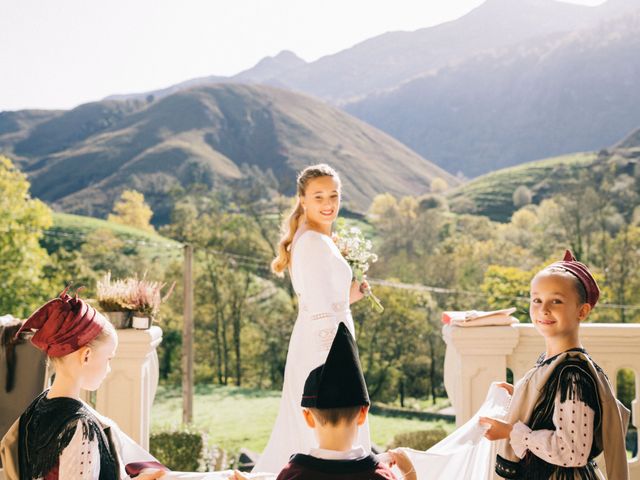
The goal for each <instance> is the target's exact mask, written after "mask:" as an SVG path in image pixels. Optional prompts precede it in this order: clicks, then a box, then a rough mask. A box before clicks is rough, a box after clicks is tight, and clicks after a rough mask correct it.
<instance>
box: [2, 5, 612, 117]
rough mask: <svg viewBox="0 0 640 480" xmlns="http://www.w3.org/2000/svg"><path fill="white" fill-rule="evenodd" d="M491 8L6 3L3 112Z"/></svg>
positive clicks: (341, 45)
mask: <svg viewBox="0 0 640 480" xmlns="http://www.w3.org/2000/svg"><path fill="white" fill-rule="evenodd" d="M513 1H519V0H513ZM566 1H567V2H569V0H566ZM483 2H484V0H384V1H382V0H373V1H372V0H322V1H317V0H314V1H311V0H182V1H178V0H107V1H98V0H55V1H51V0H17V1H15V0H14V1H12V0H0V66H1V67H0V111H3V110H19V109H23V108H44V109H68V108H73V107H74V106H77V105H79V104H81V103H85V102H89V101H94V100H100V99H102V98H104V97H106V96H108V95H112V94H117V93H134V92H145V91H149V90H155V89H158V88H163V87H167V86H169V85H172V84H175V83H178V82H181V81H184V80H188V79H191V78H196V77H202V76H208V75H233V74H235V73H238V72H240V71H242V70H244V69H247V68H250V67H252V66H253V65H255V64H256V63H257V62H258V61H259V60H260V59H262V58H264V57H266V56H270V55H271V56H273V55H276V54H277V53H278V52H280V51H282V50H291V51H293V52H294V53H296V54H297V55H298V56H299V57H301V58H303V59H304V60H307V61H313V60H316V59H318V58H320V57H322V56H324V55H330V54H332V53H336V52H338V51H340V50H343V49H345V48H349V47H351V46H353V45H355V44H356V43H359V42H361V41H363V40H366V39H367V38H371V37H373V36H376V35H380V34H382V33H385V32H389V31H397V30H406V31H411V30H417V29H419V28H424V27H428V26H432V25H437V24H439V23H442V22H446V21H450V20H454V19H456V18H459V17H461V16H462V15H464V14H466V13H468V12H469V11H471V10H472V9H474V8H476V7H477V6H479V5H480V4H482V3H483ZM570 3H576V4H582V5H590V6H595V5H599V4H601V3H604V0H571V1H570Z"/></svg>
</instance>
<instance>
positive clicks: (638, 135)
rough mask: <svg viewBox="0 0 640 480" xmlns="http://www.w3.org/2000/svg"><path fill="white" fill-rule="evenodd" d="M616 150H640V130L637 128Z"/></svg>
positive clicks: (617, 145)
mask: <svg viewBox="0 0 640 480" xmlns="http://www.w3.org/2000/svg"><path fill="white" fill-rule="evenodd" d="M615 148H617V149H626V150H631V151H633V150H640V128H637V129H636V130H634V131H633V132H631V133H630V134H629V135H627V136H626V137H625V138H623V139H622V140H621V141H620V142H619V143H618V144H616V146H615Z"/></svg>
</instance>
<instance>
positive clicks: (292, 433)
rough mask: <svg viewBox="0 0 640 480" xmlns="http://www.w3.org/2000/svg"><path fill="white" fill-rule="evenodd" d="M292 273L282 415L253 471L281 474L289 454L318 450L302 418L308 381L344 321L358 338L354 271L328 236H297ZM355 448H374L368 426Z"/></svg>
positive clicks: (324, 356)
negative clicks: (294, 312) (352, 304)
mask: <svg viewBox="0 0 640 480" xmlns="http://www.w3.org/2000/svg"><path fill="white" fill-rule="evenodd" d="M290 273H291V281H292V283H293V288H294V290H295V292H296V294H297V295H298V304H299V311H298V318H297V320H296V323H295V325H294V327H293V332H292V334H291V339H290V340H289V351H288V353H287V363H286V366H285V369H284V384H283V386H282V398H281V399H280V409H279V411H278V417H277V418H276V423H275V426H274V427H273V430H272V432H271V437H270V438H269V443H268V444H267V447H266V448H265V450H264V452H263V453H262V455H261V456H260V459H259V460H258V462H257V464H256V466H255V468H254V469H253V471H254V472H273V473H276V474H277V473H279V472H280V470H282V468H283V467H284V466H285V465H286V464H287V462H288V461H289V457H290V456H291V455H293V454H295V453H305V454H306V453H309V450H310V449H312V448H317V447H318V442H317V440H316V438H315V435H314V431H313V430H312V429H311V428H309V427H308V426H307V424H306V423H305V421H304V417H303V416H302V407H301V406H300V401H301V397H302V391H303V388H304V382H305V380H306V379H307V376H308V375H309V372H311V370H313V369H314V368H316V367H318V366H320V365H322V364H323V363H324V362H325V360H326V358H327V355H328V353H329V349H330V347H331V343H332V342H333V338H334V336H335V333H336V330H337V328H338V325H339V324H340V322H344V323H345V324H346V326H347V327H348V328H349V330H350V331H351V334H352V335H354V337H355V331H354V326H353V319H352V318H351V311H350V309H349V290H350V288H351V281H352V272H351V268H350V267H349V265H348V264H347V262H346V261H345V260H344V258H343V257H342V255H341V254H340V251H339V250H338V248H337V247H336V245H335V244H334V242H333V240H332V239H331V238H330V237H328V236H327V235H323V234H321V233H318V232H316V231H313V230H306V231H305V232H303V233H301V234H299V235H298V236H297V237H296V238H294V241H293V244H292V250H291V268H290ZM356 444H357V445H361V446H362V447H364V448H365V450H366V451H370V450H371V441H370V438H369V424H368V422H367V423H365V424H364V425H363V426H362V427H360V431H359V436H358V440H357V442H356Z"/></svg>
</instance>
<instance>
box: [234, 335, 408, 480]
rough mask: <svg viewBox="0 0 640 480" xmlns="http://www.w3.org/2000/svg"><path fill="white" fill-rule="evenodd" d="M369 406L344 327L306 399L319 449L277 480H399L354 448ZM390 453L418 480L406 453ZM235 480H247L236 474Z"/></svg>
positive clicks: (310, 380) (312, 377) (296, 459)
mask: <svg viewBox="0 0 640 480" xmlns="http://www.w3.org/2000/svg"><path fill="white" fill-rule="evenodd" d="M369 405H370V401H369V394H368V392H367V386H366V384H365V380H364V375H363V374H362V369H361V367H360V360H359V358H358V349H357V347H356V343H355V340H354V339H353V337H352V336H351V333H349V330H348V329H347V327H346V325H345V324H344V323H340V325H339V327H338V331H337V333H336V336H335V338H334V340H333V343H332V345H331V350H330V351H329V355H328V356H327V360H326V362H325V363H324V364H323V365H321V366H319V367H318V368H316V369H314V370H312V371H311V373H310V374H309V376H308V377H307V380H306V382H305V385H304V392H303V394H302V402H301V406H302V407H304V410H303V415H304V418H305V420H306V422H307V425H309V427H310V428H313V429H314V430H315V433H316V436H317V438H318V443H319V448H314V449H312V450H311V451H310V452H309V453H308V454H302V453H298V454H296V455H293V456H292V457H291V459H290V460H289V463H288V464H287V465H286V466H285V468H284V469H283V470H282V471H281V472H280V474H279V475H278V478H277V480H294V479H303V478H304V479H305V480H313V479H318V480H325V479H327V480H328V479H331V480H340V479H343V478H344V479H346V478H349V479H355V480H358V479H362V480H371V479H387V480H392V479H395V478H396V477H395V475H394V474H393V472H392V471H391V469H390V468H389V466H387V465H385V464H383V463H380V462H379V461H378V460H377V459H376V457H375V456H374V455H372V454H371V453H369V452H367V451H365V449H364V448H362V447H361V446H354V445H353V441H354V440H355V439H356V438H357V435H358V427H359V426H360V425H362V424H363V423H364V422H365V420H366V418H367V413H368V411H369ZM388 453H389V457H390V464H397V465H398V468H399V469H400V470H401V472H402V474H403V478H405V479H407V480H415V479H416V473H415V470H414V469H413V466H412V464H411V461H410V460H409V458H408V457H407V455H406V454H405V453H404V452H402V451H399V450H392V451H390V452H388ZM236 478H237V479H241V478H245V477H243V476H242V475H241V474H238V473H237V472H236Z"/></svg>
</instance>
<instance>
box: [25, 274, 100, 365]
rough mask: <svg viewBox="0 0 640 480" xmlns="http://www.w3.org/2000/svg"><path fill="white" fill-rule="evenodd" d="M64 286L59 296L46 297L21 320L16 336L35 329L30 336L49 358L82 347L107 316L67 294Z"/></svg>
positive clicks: (97, 330) (96, 332) (97, 332)
mask: <svg viewBox="0 0 640 480" xmlns="http://www.w3.org/2000/svg"><path fill="white" fill-rule="evenodd" d="M68 290H69V287H67V288H65V289H64V290H63V291H62V293H61V294H60V296H59V297H58V298H54V299H53V300H49V301H48V302H47V303H45V304H44V305H43V306H41V307H40V308H39V309H38V310H36V311H35V312H34V313H32V314H31V316H30V317H29V318H28V319H27V320H26V321H25V322H24V324H23V325H22V327H21V328H20V330H18V333H17V334H16V335H19V334H20V332H22V331H24V330H36V333H35V335H34V336H33V338H32V339H31V343H33V344H34V345H35V346H36V347H38V348H39V349H40V350H42V351H43V352H45V353H46V354H47V355H48V356H50V357H63V356H65V355H68V354H69V353H72V352H75V351H76V350H78V349H79V348H81V347H84V346H85V345H86V344H88V343H89V342H90V341H91V340H93V339H94V338H96V337H97V336H98V334H99V333H100V332H101V331H102V329H103V327H104V325H105V322H106V321H107V319H106V318H105V317H104V316H103V315H102V314H101V313H100V312H98V311H97V310H96V309H94V308H93V307H92V306H91V305H89V304H88V303H86V302H85V301H83V300H82V299H80V298H78V294H77V292H76V296H75V297H73V298H72V297H71V296H69V295H67V291H68Z"/></svg>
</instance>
